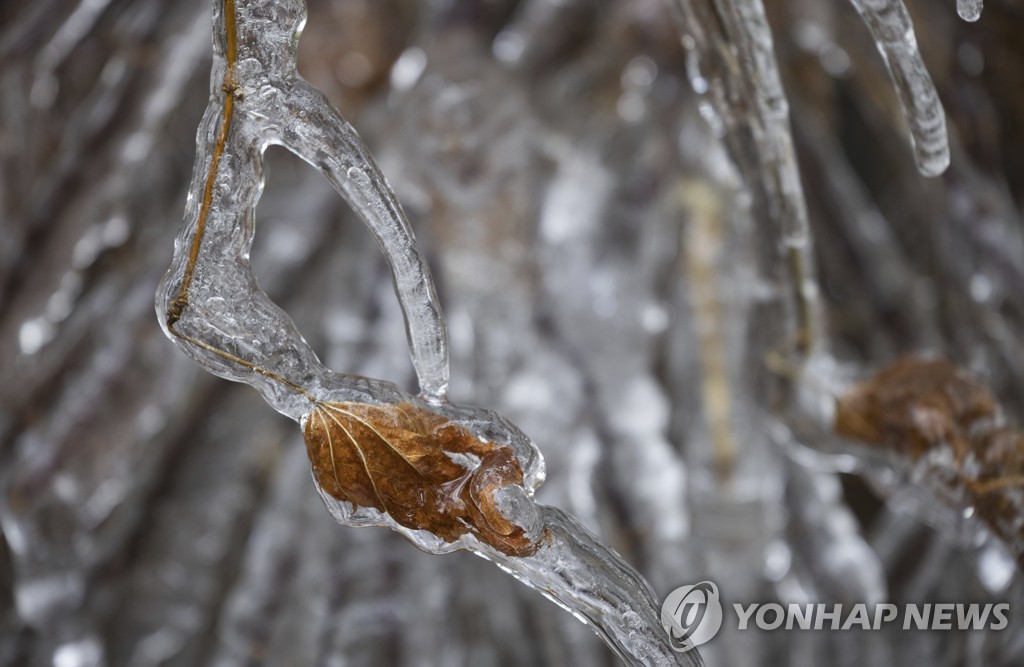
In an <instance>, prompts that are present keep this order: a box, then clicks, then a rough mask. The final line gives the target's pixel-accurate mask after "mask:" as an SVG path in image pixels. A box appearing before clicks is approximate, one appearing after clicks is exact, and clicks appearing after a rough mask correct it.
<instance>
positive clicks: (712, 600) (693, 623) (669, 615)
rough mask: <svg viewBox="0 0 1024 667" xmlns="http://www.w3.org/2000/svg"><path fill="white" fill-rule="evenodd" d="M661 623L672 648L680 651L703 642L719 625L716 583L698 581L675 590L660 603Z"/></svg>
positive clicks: (719, 603) (719, 606)
mask: <svg viewBox="0 0 1024 667" xmlns="http://www.w3.org/2000/svg"><path fill="white" fill-rule="evenodd" d="M661 624H662V625H663V626H664V627H665V632H667V633H668V639H669V643H670V644H671V645H672V648H673V649H675V650H676V651H679V652H680V653H685V652H686V651H689V650H690V649H692V648H693V647H694V646H700V645H701V644H704V643H705V642H707V641H708V640H710V639H711V638H712V637H714V636H715V635H716V634H718V630H719V629H720V628H721V627H722V603H721V602H720V601H719V600H718V586H715V585H714V584H713V583H711V582H710V581H702V582H700V583H699V584H693V585H692V586H680V587H679V588H677V589H675V590H674V591H672V592H671V593H669V594H668V597H667V598H665V602H664V603H663V604H662V605H661Z"/></svg>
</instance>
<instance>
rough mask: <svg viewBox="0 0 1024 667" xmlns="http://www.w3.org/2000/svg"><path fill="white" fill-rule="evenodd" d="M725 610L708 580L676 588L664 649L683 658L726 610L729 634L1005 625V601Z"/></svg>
mask: <svg viewBox="0 0 1024 667" xmlns="http://www.w3.org/2000/svg"><path fill="white" fill-rule="evenodd" d="M731 607H732V609H731V610H730V609H724V608H723V607H722V603H721V601H720V600H719V593H718V586H716V585H715V584H713V583H712V582H710V581H702V582H700V583H699V584H693V585H690V586H680V587H679V588H677V589H675V590H674V591H672V592H671V593H669V594H668V597H667V598H665V602H664V603H663V604H662V605H661V624H662V626H663V627H664V628H665V632H666V633H667V634H668V639H669V644H670V645H671V646H672V648H673V649H674V650H675V651H678V652H680V653H685V652H686V651H690V650H692V649H693V648H694V647H697V646H700V645H701V644H705V643H707V642H708V641H710V640H711V639H712V638H713V637H714V636H715V635H716V634H718V631H719V630H721V629H722V623H723V622H724V617H725V614H726V612H727V611H728V612H729V621H728V623H729V629H730V630H738V631H780V632H794V631H807V630H811V631H823V630H833V631H834V630H839V631H850V630H860V631H864V630H866V631H879V630H882V629H885V628H899V629H902V630H905V631H912V630H930V631H935V630H959V631H964V630H994V631H998V630H1004V629H1006V628H1007V626H1008V625H1009V621H1010V604H1009V603H1007V602H989V603H977V602H967V603H965V602H941V603H932V602H927V603H913V602H907V603H903V604H900V605H896V604H892V603H887V602H878V603H871V604H868V603H864V602H857V603H841V602H837V603H827V602H805V603H793V602H791V603H780V602H766V603H761V602H754V603H748V604H740V603H733V604H732V605H731Z"/></svg>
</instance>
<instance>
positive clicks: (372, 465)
mask: <svg viewBox="0 0 1024 667" xmlns="http://www.w3.org/2000/svg"><path fill="white" fill-rule="evenodd" d="M305 439H306V449H307V452H308V453H309V459H310V461H311V463H312V467H313V476H314V477H315V479H316V481H317V483H318V484H319V485H320V487H321V488H322V489H323V490H324V491H325V492H327V493H328V494H330V495H331V496H332V497H334V498H337V499H338V500H343V501H347V502H350V503H352V504H353V505H357V506H359V507H373V508H376V509H377V510H380V511H382V512H387V513H388V514H389V515H390V516H391V518H393V519H394V520H395V521H396V522H398V523H399V524H401V525H402V526H405V527H407V528H412V529H416V530H427V531H430V532H431V533H433V534H435V535H437V536H438V537H440V538H441V539H443V540H445V541H447V542H453V541H455V540H456V539H458V538H459V537H461V536H462V535H465V534H466V533H469V532H472V533H473V534H474V535H475V536H476V537H477V538H478V539H480V540H481V541H482V542H484V543H486V544H488V545H490V546H492V547H494V548H495V549H498V550H499V551H501V552H502V553H505V554H507V555H510V556H527V555H529V554H532V553H533V552H534V551H536V549H537V546H538V543H537V542H535V541H531V540H529V539H528V538H527V537H526V535H525V533H524V531H523V529H522V528H520V527H519V526H516V525H515V524H513V523H512V522H510V521H509V520H508V519H507V518H505V517H504V516H503V515H502V514H501V512H500V511H499V510H498V508H497V507H496V506H495V502H494V498H493V494H494V492H495V491H496V490H497V489H499V488H500V487H503V486H507V485H509V484H515V485H520V484H522V482H523V472H522V469H521V468H520V466H519V462H518V461H517V460H516V458H515V456H513V454H512V450H510V449H509V448H507V447H499V446H497V445H494V444H492V443H489V442H484V441H481V440H480V439H478V438H477V437H475V436H474V435H473V434H472V433H470V432H469V431H467V430H466V429H465V428H463V427H461V426H458V425H456V424H453V423H452V422H450V421H448V420H447V419H445V418H444V417H441V416H440V415H436V414H434V413H432V412H429V411H427V410H424V409H422V408H418V407H416V406H414V405H412V404H410V403H402V404H399V405H371V404H368V403H347V402H342V403H320V404H319V405H317V406H316V408H314V410H313V412H312V413H311V414H310V416H309V418H308V419H307V420H306V430H305Z"/></svg>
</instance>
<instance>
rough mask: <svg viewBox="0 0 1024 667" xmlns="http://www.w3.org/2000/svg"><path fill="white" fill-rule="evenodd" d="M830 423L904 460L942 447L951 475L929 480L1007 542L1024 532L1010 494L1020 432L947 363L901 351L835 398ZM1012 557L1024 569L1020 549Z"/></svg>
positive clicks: (1018, 465) (1016, 477)
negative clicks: (947, 452) (959, 499)
mask: <svg viewBox="0 0 1024 667" xmlns="http://www.w3.org/2000/svg"><path fill="white" fill-rule="evenodd" d="M835 429H836V433H838V434H839V435H842V436H844V437H848V438H852V439H855V440H859V441H861V442H864V443H868V444H871V445H875V446H877V447H881V448H883V449H887V450H889V451H892V452H895V453H898V454H902V455H903V456H906V457H907V458H909V459H910V461H911V462H914V461H917V460H919V459H921V458H922V457H924V456H926V455H928V454H929V453H932V452H940V451H941V448H944V447H948V448H949V450H950V453H951V455H952V460H951V468H950V470H949V471H948V472H949V473H950V475H949V476H948V477H946V476H945V474H944V473H943V474H936V475H934V478H933V479H932V484H933V486H934V487H935V488H936V489H938V490H940V491H942V492H944V493H942V494H941V495H947V494H948V493H949V492H952V495H954V496H962V497H963V498H964V500H965V501H966V502H967V503H969V504H970V506H972V507H973V508H974V511H975V513H976V514H977V516H978V518H980V519H981V520H982V521H983V522H984V523H985V524H986V525H987V526H988V527H989V528H990V529H991V530H992V532H993V533H995V534H996V535H998V536H999V537H1001V538H1003V539H1004V540H1005V541H1006V542H1007V543H1008V544H1009V545H1015V544H1019V543H1020V540H1021V539H1022V538H1024V527H1022V526H1021V524H1020V521H1019V520H1018V517H1019V515H1020V508H1019V506H1018V502H1017V499H1016V496H1015V495H1014V494H1013V493H1011V492H1012V491H1014V490H1019V488H1020V487H1022V486H1024V435H1022V434H1021V432H1020V431H1019V430H1018V429H1016V428H1013V427H1010V426H1007V425H1005V424H1003V423H1002V414H1001V410H1000V408H999V405H998V403H997V402H996V399H995V397H994V396H993V395H992V392H990V391H989V389H988V388H987V387H986V386H985V385H983V384H981V383H980V382H978V381H977V380H976V379H974V378H972V377H971V376H970V375H969V374H968V373H967V372H966V371H965V370H963V369H961V368H958V367H957V366H956V365H954V364H953V363H952V362H950V361H947V360H945V359H938V360H924V359H915V358H912V357H907V358H904V359H900V360H897V361H896V362H894V363H892V364H890V365H889V366H887V367H885V368H883V369H882V370H881V371H880V372H879V373H877V374H876V375H875V376H874V377H872V378H869V379H868V380H865V381H864V382H861V383H860V384H858V385H856V386H855V387H854V388H853V389H852V390H851V391H849V392H848V393H847V394H846V395H844V396H842V397H841V398H840V399H839V401H838V402H837V411H836V423H835ZM936 460H937V461H941V460H943V457H942V456H941V455H940V456H938V457H936ZM1016 556H1017V559H1018V565H1019V567H1020V568H1021V569H1022V570H1024V553H1021V552H1020V551H1017V553H1016Z"/></svg>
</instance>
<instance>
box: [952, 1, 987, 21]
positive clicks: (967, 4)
mask: <svg viewBox="0 0 1024 667" xmlns="http://www.w3.org/2000/svg"><path fill="white" fill-rule="evenodd" d="M983 6H984V0H956V13H957V14H959V15H960V18H962V19H963V20H965V21H970V22H971V23H974V22H975V21H977V20H978V19H980V18H981V9H982V7H983Z"/></svg>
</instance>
